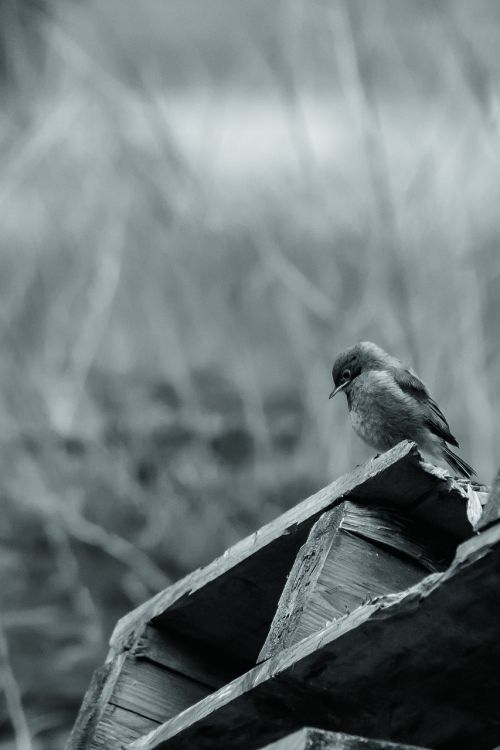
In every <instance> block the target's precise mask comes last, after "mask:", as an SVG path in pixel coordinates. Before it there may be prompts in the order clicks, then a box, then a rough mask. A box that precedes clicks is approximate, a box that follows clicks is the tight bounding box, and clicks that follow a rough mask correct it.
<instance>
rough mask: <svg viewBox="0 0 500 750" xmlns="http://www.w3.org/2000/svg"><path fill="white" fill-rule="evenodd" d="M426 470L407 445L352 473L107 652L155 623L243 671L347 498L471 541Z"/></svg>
mask: <svg viewBox="0 0 500 750" xmlns="http://www.w3.org/2000/svg"><path fill="white" fill-rule="evenodd" d="M428 466H429V465H428V464H425V465H424V464H422V462H421V460H420V457H419V454H418V451H417V450H416V447H415V445H414V444H413V443H409V442H406V441H405V442H403V443H401V444H399V445H398V446H396V447H395V448H393V449H392V450H390V451H388V452H387V453H384V454H383V455H381V456H378V457H376V458H374V459H372V460H371V461H369V462H368V463H367V464H365V465H364V466H361V467H357V468H356V469H355V470H354V471H353V472H351V473H350V474H348V475H345V476H343V477H341V478H340V479H338V480H336V481H335V482H333V483H332V484H330V485H329V486H328V487H326V488H324V489H323V490H321V491H320V492H318V493H317V494H316V495H313V496H312V497H310V498H308V499H307V500H305V501H304V502H302V503H299V504H298V505H297V506H295V507H294V508H292V509H291V510H290V511H288V512H287V513H285V514H283V515H282V516H280V517H279V518H278V519H277V520H275V521H273V522H272V523H270V524H268V525H267V526H264V527H263V528H262V529H260V530H259V531H257V532H256V533H255V534H252V535H251V536H250V537H248V538H247V539H245V540H243V541H242V542H240V543H239V544H236V545H235V546H234V547H232V548H231V549H230V550H228V551H227V552H226V553H225V554H224V555H223V556H222V557H220V558H218V559H217V560H215V561H214V562H213V563H212V564H211V565H209V566H207V567H206V568H203V569H200V570H197V571H195V572H194V573H192V574H191V575H189V576H187V577H186V578H184V579H182V580H181V581H179V582H178V583H177V584H175V585H174V586H172V587H170V588H168V589H166V590H165V591H163V592H161V593H160V594H158V595H157V596H156V597H154V598H153V599H151V600H150V601H148V602H146V603H145V604H144V605H142V606H141V607H139V608H138V609H136V610H135V611H133V612H132V613H130V614H129V615H127V616H126V617H124V618H123V619H122V620H121V621H120V622H119V623H118V625H117V627H116V629H115V632H114V634H113V637H112V639H111V644H112V647H113V648H114V649H115V650H117V651H120V650H121V649H123V648H129V647H130V646H131V645H133V644H134V643H135V642H136V641H137V639H138V638H139V637H140V636H141V634H142V632H143V631H144V628H145V627H146V625H147V624H148V623H150V622H153V623H154V624H155V625H156V626H157V627H158V628H160V629H161V628H163V627H167V628H168V629H169V630H170V631H172V630H176V631H177V632H179V633H182V634H183V635H184V636H185V637H193V638H196V639H197V640H198V641H199V642H200V643H204V644H207V645H210V647H211V648H214V649H217V650H220V652H221V653H226V654H227V655H229V656H231V657H232V658H235V659H239V660H240V662H241V667H242V669H244V668H248V667H249V666H250V665H251V664H252V663H255V661H256V659H257V656H258V654H259V651H260V649H261V648H262V645H263V643H264V640H265V638H266V635H267V632H268V628H269V624H270V623H271V621H272V619H273V616H274V613H275V610H276V606H277V603H278V600H279V597H280V595H281V592H282V590H283V586H284V584H285V580H286V576H287V574H288V572H289V571H290V569H291V567H292V564H293V561H294V559H295V556H296V554H297V552H298V550H299V548H300V546H301V545H302V543H303V542H304V540H305V538H306V536H307V534H308V533H309V530H310V529H311V526H312V525H313V523H314V522H315V521H316V520H317V518H318V517H319V515H320V514H321V513H322V512H324V511H325V510H326V509H328V508H329V507H331V506H333V505H334V504H335V503H338V502H340V501H342V500H343V499H345V498H352V499H359V500H360V501H362V502H368V503H370V502H380V501H382V502H383V503H384V504H388V505H394V506H396V507H398V506H399V507H411V508H412V512H413V513H414V515H415V516H416V517H417V518H420V519H423V520H424V521H426V522H428V523H430V524H431V525H436V526H438V527H445V528H447V529H449V531H450V533H451V534H453V535H454V536H455V537H456V538H457V539H460V540H462V539H465V538H467V537H468V536H470V534H471V533H472V527H471V525H470V523H469V521H468V519H467V512H466V511H467V497H466V495H465V494H464V492H463V491H462V489H461V488H460V486H459V485H458V484H457V483H456V482H455V480H452V479H451V478H449V477H448V478H447V477H446V476H445V475H444V474H443V473H441V474H436V473H435V472H433V471H432V470H430V469H429V468H428ZM426 467H427V468H426ZM249 613H251V617H249Z"/></svg>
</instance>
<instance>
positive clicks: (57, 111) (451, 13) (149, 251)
mask: <svg viewBox="0 0 500 750" xmlns="http://www.w3.org/2000/svg"><path fill="white" fill-rule="evenodd" d="M0 7H1V9H2V12H3V14H4V15H3V18H4V20H5V18H6V17H7V16H6V15H5V14H6V12H7V10H9V9H10V10H9V15H8V26H6V25H5V24H4V26H3V28H4V29H6V28H8V30H9V32H8V34H6V33H4V34H3V35H2V51H3V58H2V59H3V60H4V64H3V88H2V93H1V96H2V114H1V117H0V159H1V164H2V170H1V174H0V237H1V238H2V251H1V253H0V291H1V294H0V310H1V315H0V338H1V346H2V357H1V358H0V416H1V420H2V433H1V434H2V451H1V456H0V462H1V469H2V473H1V476H2V482H1V485H0V487H1V495H2V511H3V512H2V520H3V523H2V525H1V528H0V576H1V585H0V591H1V594H0V601H1V610H2V619H1V628H0V662H1V663H2V666H3V671H4V674H5V675H6V676H5V677H4V681H3V688H4V697H3V699H2V700H0V732H1V733H3V734H2V736H3V737H4V744H0V747H2V748H7V747H12V746H13V745H12V744H11V742H12V741H13V739H12V737H13V729H14V730H15V738H17V739H16V742H17V744H16V747H17V748H18V750H20V749H21V748H23V750H27V749H28V748H50V749H51V750H54V748H58V747H61V746H62V743H63V741H64V737H65V735H66V733H67V731H68V728H69V726H70V725H71V723H72V721H73V719H74V714H75V711H76V710H77V708H78V705H79V702H80V700H81V697H82V694H83V692H84V690H85V688H86V686H87V684H88V680H89V677H90V672H91V670H92V668H93V667H94V666H95V665H96V664H98V663H99V662H100V661H101V660H102V659H103V657H104V654H105V651H106V639H107V638H108V636H109V633H110V630H111V628H112V626H113V624H114V622H115V621H116V619H117V618H118V617H119V616H120V615H121V614H123V613H124V612H125V611H127V610H128V609H130V608H132V607H133V606H135V605H136V604H137V603H139V602H140V601H142V600H143V599H144V598H146V597H147V596H149V595H150V594H152V593H154V592H155V591H156V590H158V589H159V588H161V587H162V586H163V585H166V584H167V583H168V582H169V581H170V580H172V579H174V578H177V577H178V576H179V575H181V574H183V573H185V572H187V571H189V570H191V569H192V568H194V567H195V566H197V565H199V564H203V563H206V562H208V561H209V560H210V559H211V558H212V557H213V556H214V555H216V554H218V553H220V552H221V551H222V550H223V549H224V548H226V547H227V546H228V545H230V544H231V543H233V542H234V541H236V540H237V539H239V538H241V537H242V536H243V535H245V534H247V533H249V532H251V531H253V530H255V529H256V528H257V527H258V526H259V525H261V524H262V523H263V522H265V521H267V520H269V519H270V518H272V517H274V516H276V515H277V514H278V513H279V512H280V511H281V510H282V509H284V508H287V507H289V506H290V505H292V504H293V503H295V502H297V501H298V500H299V499H302V498H303V497H305V496H306V495H307V494H308V493H309V492H312V491H314V490H315V489H317V488H319V487H320V486H322V485H323V484H324V483H325V482H327V481H329V480H330V479H332V478H334V477H335V476H337V475H339V474H341V473H342V472H344V471H348V470H350V469H351V468H352V467H353V465H354V464H355V463H357V462H359V461H361V460H364V459H365V458H367V457H368V456H369V455H370V450H369V449H368V448H366V447H364V446H362V445H361V444H360V443H359V441H358V440H357V439H356V438H355V437H354V436H353V435H352V431H351V430H350V427H349V425H348V419H347V410H346V408H345V404H344V403H342V401H340V400H339V402H338V403H333V404H332V403H328V401H327V395H328V392H329V387H330V369H331V363H332V359H333V357H334V355H335V353H336V352H338V351H339V350H340V349H342V348H343V347H345V346H347V345H349V344H351V343H353V342H355V341H357V340H360V339H367V338H368V339H373V340H375V341H377V342H378V343H379V344H381V345H382V346H384V347H386V348H387V349H389V350H390V351H391V352H393V353H394V354H396V355H398V356H400V357H402V358H404V359H406V360H408V361H410V362H412V363H413V364H414V365H415V366H416V367H417V368H418V371H419V373H420V374H421V376H422V377H423V379H424V380H425V381H426V382H427V383H428V385H429V387H430V388H431V391H432V393H433V394H434V395H435V397H436V398H437V400H438V401H439V403H440V404H441V405H442V407H443V409H444V411H445V413H446V414H447V416H448V417H449V421H450V424H451V426H452V429H453V431H454V432H455V433H456V434H457V436H458V438H459V440H460V442H461V444H462V447H463V455H464V457H465V458H466V459H467V460H470V461H471V462H472V464H473V465H475V466H477V468H478V470H479V473H480V476H481V478H482V479H483V480H484V481H486V482H487V481H489V480H490V479H491V477H492V475H493V472H494V470H495V469H496V468H497V463H498V456H497V452H496V450H495V447H496V445H498V439H499V437H500V434H499V428H498V421H497V417H496V415H497V414H498V407H499V398H500V397H499V393H500V388H499V386H500V362H499V352H498V321H499V315H500V295H499V293H498V292H499V282H500V254H499V250H498V241H499V231H500V216H499V212H498V184H499V179H500V151H499V149H498V142H499V136H500V133H499V121H498V84H499V66H500V58H499V55H498V49H499V48H500V46H499V41H500V40H499V37H500V23H499V22H500V9H499V7H498V5H497V4H495V3H494V2H479V3H476V4H474V7H473V8H472V6H470V4H468V3H465V2H454V3H445V2H442V3H439V4H436V3H427V2H421V3H419V4H418V8H417V6H416V4H415V3H409V2H395V1H394V0H392V1H384V0H377V2H374V3H370V4H369V5H367V4H365V3H359V2H349V3H348V4H345V3H342V2H340V0H335V2H328V3H323V2H319V1H318V2H315V3H304V2H302V1H300V2H299V0H289V1H287V2H281V3H277V4H275V5H274V4H273V6H272V7H271V6H269V4H268V3H265V2H255V3H250V2H248V1H247V0H241V2H240V3H237V4H236V3H229V2H223V1H222V0H217V1H215V0H214V1H213V4H211V5H210V8H209V9H208V10H207V9H205V11H204V13H203V19H200V18H199V3H195V2H193V1H192V0H189V2H187V1H186V0H184V1H183V2H178V1H177V0H176V1H175V2H174V1H173V0H172V1H171V2H169V3H168V5H165V4H162V3H159V2H157V0H147V2H144V3H141V6H140V9H139V8H138V7H137V6H136V4H135V3H132V2H130V1H129V0H127V2H125V0H120V2H116V0H113V2H112V1H111V0H109V2H108V3H106V5H105V6H102V4H100V3H96V2H85V3H79V4H75V5H70V4H67V5H64V4H62V3H58V2H53V3H52V4H51V5H50V6H48V7H47V9H46V11H45V12H44V13H43V14H41V15H40V16H37V17H36V19H35V21H36V23H34V24H33V25H32V26H29V25H28V26H27V25H26V20H25V18H24V17H23V18H22V23H21V22H20V20H19V15H18V14H17V13H16V12H15V11H16V8H18V7H19V3H17V4H16V3H13V2H10V3H5V2H4V4H3V5H1V6H0ZM33 40H36V42H35V43H33Z"/></svg>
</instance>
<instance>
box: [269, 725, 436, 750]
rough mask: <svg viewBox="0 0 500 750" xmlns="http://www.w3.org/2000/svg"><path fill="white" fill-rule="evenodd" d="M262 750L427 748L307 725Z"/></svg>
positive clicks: (392, 749) (398, 749)
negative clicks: (326, 730)
mask: <svg viewBox="0 0 500 750" xmlns="http://www.w3.org/2000/svg"><path fill="white" fill-rule="evenodd" d="M261 750H425V748H422V747H420V748H418V747H417V746H416V745H401V744H399V743H395V742H386V741H385V740H374V739H369V738H368V737H358V736H356V735H353V734H345V733H344V732H324V731H323V730H321V729H315V728H311V727H306V728H304V729H300V730H299V731H298V732H294V733H293V734H289V735H288V736H287V737H283V738H282V739H279V740H277V741H276V742H273V743H272V744H271V745H266V747H265V748H262V749H261Z"/></svg>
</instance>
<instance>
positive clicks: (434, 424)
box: [394, 367, 459, 448]
mask: <svg viewBox="0 0 500 750" xmlns="http://www.w3.org/2000/svg"><path fill="white" fill-rule="evenodd" d="M394 378H395V379H396V382H397V384H398V385H399V387H400V388H401V390H402V391H404V393H408V394H409V395H410V396H413V398H416V399H417V401H420V403H421V404H422V405H424V406H426V407H427V412H428V415H427V418H426V420H425V421H426V424H427V426H428V427H429V429H430V430H431V432H433V433H434V434H435V435H437V436H438V437H440V438H443V440H446V442H447V443H450V444H451V445H454V446H456V447H457V448H458V447H459V445H458V442H457V439H456V438H455V437H454V436H453V435H452V434H451V431H450V425H449V424H448V422H447V421H446V417H445V416H444V414H443V412H442V411H441V409H440V408H439V406H438V405H437V404H436V402H435V401H434V399H433V398H432V396H430V394H429V391H428V390H427V388H426V387H425V385H424V383H422V381H421V380H420V378H419V377H418V375H416V374H415V373H414V372H413V370H411V369H410V368H409V367H398V368H396V370H395V372H394Z"/></svg>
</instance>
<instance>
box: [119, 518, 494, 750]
mask: <svg viewBox="0 0 500 750" xmlns="http://www.w3.org/2000/svg"><path fill="white" fill-rule="evenodd" d="M499 544H500V523H498V524H496V525H495V526H491V527H490V528H489V529H487V530H486V531H484V532H483V533H482V534H480V535H478V536H475V537H473V538H471V539H469V540H467V541H466V542H464V543H463V544H461V545H460V546H459V547H458V549H457V554H456V556H455V559H454V561H453V563H452V564H451V565H450V567H449V568H448V569H447V570H445V571H444V572H442V573H433V574H431V575H429V576H427V577H426V578H424V579H423V580H422V581H420V582H419V583H417V584H415V585H414V586H412V587H411V588H409V589H406V590H405V591H403V592H401V593H398V594H389V595H386V596H381V597H378V598H376V599H374V600H372V601H371V602H369V603H368V604H365V605H363V606H361V607H358V608H357V609H355V610H354V611H353V612H352V613H350V614H348V615H346V616H345V617H343V618H341V619H339V620H336V621H334V622H333V623H332V624H331V625H329V626H327V627H326V628H324V629H323V630H322V631H320V632H319V633H314V634H312V635H310V636H308V637H307V638H304V639H303V640H302V641H300V642H299V643H297V644H294V645H292V646H290V647H289V648H288V649H285V650H284V651H281V652H280V653H278V654H277V655H276V656H273V657H271V658H270V659H268V660H267V661H265V662H264V663H262V664H260V665H258V666H257V667H254V668H253V669H251V670H250V671H249V672H247V673H246V674H244V675H242V676H241V677H238V678H237V679H235V680H233V682H231V683H230V684H229V685H226V686H225V687H223V688H221V689H220V690H218V691H217V692H216V693H212V694H211V695H209V696H207V698H204V699H203V700H201V701H200V702H199V703H197V704H195V705H194V706H191V707H190V708H187V709H186V710H185V711H183V712H182V713H181V714H179V715H178V716H176V717H174V718H172V719H170V720H169V721H168V722H165V723H164V724H162V725H161V726H160V727H158V728H157V729H155V730H153V731H152V732H150V733H149V734H147V735H145V736H144V737H141V738H139V739H138V740H136V741H135V742H133V743H131V744H130V745H129V746H128V748H129V750H156V749H157V748H159V747H160V746H161V745H162V743H165V742H167V741H168V740H170V739H173V738H175V737H177V736H178V735H180V734H181V733H182V732H183V731H185V730H188V729H189V728H190V727H193V726H194V725H195V724H196V723H198V722H200V721H203V720H204V719H206V718H207V717H208V716H209V715H210V716H211V717H212V722H213V717H214V716H215V714H216V712H217V711H218V710H219V709H222V708H223V707H224V706H226V705H228V704H230V703H232V702H233V701H235V700H236V699H237V698H239V697H241V696H243V695H244V694H245V693H249V692H250V691H252V690H254V689H255V688H256V687H258V686H259V685H262V684H263V683H265V682H267V681H272V680H273V679H274V678H278V677H279V676H280V675H283V673H285V672H287V670H290V669H292V668H295V669H296V668H297V665H298V663H299V662H302V661H304V660H307V659H308V658H309V657H313V656H314V655H315V652H318V651H320V650H322V649H324V648H325V647H327V646H329V645H330V644H332V643H333V642H334V641H337V640H338V639H340V638H341V637H343V636H345V635H346V634H348V633H350V632H352V631H354V630H356V629H357V628H359V627H360V626H362V625H364V624H365V623H367V622H369V621H378V620H386V621H388V620H390V619H394V620H397V619H398V618H400V617H401V616H403V615H411V614H413V613H414V612H415V611H416V610H418V609H419V607H421V606H422V602H423V601H424V600H425V599H427V598H428V597H429V596H430V595H431V594H432V593H433V592H434V591H436V590H437V589H439V588H440V587H441V586H443V585H445V584H446V583H447V581H449V580H451V579H453V578H454V577H455V576H457V575H459V574H460V573H461V572H462V571H464V570H465V569H467V568H469V567H470V566H473V565H474V564H475V563H477V562H478V561H479V560H481V559H482V558H484V557H485V556H487V555H488V553H490V552H491V551H492V550H493V549H494V548H495V547H497V546H498V545H499Z"/></svg>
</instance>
